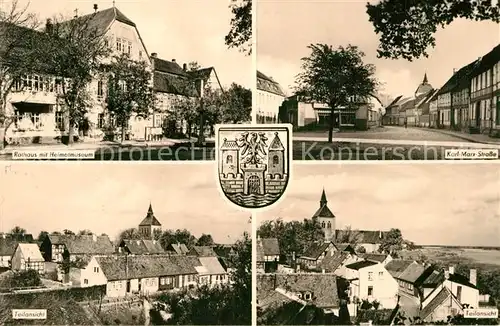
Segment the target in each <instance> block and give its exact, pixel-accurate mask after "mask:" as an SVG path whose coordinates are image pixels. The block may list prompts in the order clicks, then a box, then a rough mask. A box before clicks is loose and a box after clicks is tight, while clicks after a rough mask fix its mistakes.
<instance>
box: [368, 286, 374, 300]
mask: <svg viewBox="0 0 500 326" xmlns="http://www.w3.org/2000/svg"><path fill="white" fill-rule="evenodd" d="M368 296H369V297H371V296H373V286H369V287H368Z"/></svg>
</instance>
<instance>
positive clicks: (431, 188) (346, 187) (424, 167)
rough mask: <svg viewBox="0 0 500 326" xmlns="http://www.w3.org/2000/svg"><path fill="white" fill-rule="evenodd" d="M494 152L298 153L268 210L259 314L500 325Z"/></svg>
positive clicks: (283, 318)
mask: <svg viewBox="0 0 500 326" xmlns="http://www.w3.org/2000/svg"><path fill="white" fill-rule="evenodd" d="M485 163H486V164H459V163H452V164H444V163H441V164H342V165H341V164H335V165H333V164H331V165H326V164H307V165H306V164H297V166H295V169H294V174H293V179H294V180H293V181H294V182H293V184H292V185H291V186H290V189H289V191H288V193H287V197H286V198H284V200H283V201H282V202H281V203H280V204H279V205H277V206H275V207H273V208H272V209H270V210H268V211H266V212H262V213H259V214H258V216H257V220H256V223H257V225H258V226H257V244H256V246H257V253H256V257H257V258H256V259H257V261H256V265H257V270H256V273H257V284H256V287H257V312H258V315H257V322H258V324H262V325H430V324H432V325H441V324H448V325H498V322H499V321H500V320H499V319H498V307H499V304H500V292H499V290H498V286H497V285H498V282H499V281H500V210H499V207H500V188H499V187H498V185H499V183H500V175H499V174H498V164H487V162H485ZM417 176H418V177H417ZM464 187H467V189H468V191H466V192H464Z"/></svg>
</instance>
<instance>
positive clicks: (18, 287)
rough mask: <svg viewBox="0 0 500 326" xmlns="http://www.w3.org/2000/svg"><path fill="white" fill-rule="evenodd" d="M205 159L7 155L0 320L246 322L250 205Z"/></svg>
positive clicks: (0, 209) (1, 195)
mask: <svg viewBox="0 0 500 326" xmlns="http://www.w3.org/2000/svg"><path fill="white" fill-rule="evenodd" d="M212 165H213V164H182V165H181V164H169V165H165V164H161V165H160V164H85V165H77V164H66V163H53V164H19V163H17V164H13V165H4V164H2V165H1V170H0V184H1V185H2V187H1V188H0V231H1V234H0V323H1V324H19V325H26V324H33V323H35V324H39V325H41V324H43V325H110V324H116V325H166V324H183V325H214V324H217V325H250V324H251V317H252V315H251V300H252V293H251V288H252V285H251V268H252V267H251V263H252V261H251V257H252V241H251V235H250V234H251V219H250V214H248V213H246V212H241V211H239V210H238V209H235V207H232V206H230V205H228V204H227V203H226V202H225V200H224V199H223V198H221V197H220V196H219V193H218V191H217V185H216V183H215V182H214V180H213V179H211V178H207V177H206V176H207V175H212V171H213V167H212ZM19 185H22V187H20V186H19ZM26 200H29V202H30V203H29V204H27V203H26ZM207 207H209V208H210V209H209V210H207V209H206V208H207ZM221 298H224V300H223V299H221Z"/></svg>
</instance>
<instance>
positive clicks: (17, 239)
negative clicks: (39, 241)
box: [0, 234, 33, 256]
mask: <svg viewBox="0 0 500 326" xmlns="http://www.w3.org/2000/svg"><path fill="white" fill-rule="evenodd" d="M31 242H33V236H32V235H31V234H23V235H11V234H6V235H5V238H3V237H0V256H12V254H13V253H14V250H15V249H16V247H17V244H18V243H31Z"/></svg>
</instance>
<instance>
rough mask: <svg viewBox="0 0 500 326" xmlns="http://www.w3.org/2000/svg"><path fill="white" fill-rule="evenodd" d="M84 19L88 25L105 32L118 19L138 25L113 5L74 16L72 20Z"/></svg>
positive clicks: (131, 24)
mask: <svg viewBox="0 0 500 326" xmlns="http://www.w3.org/2000/svg"><path fill="white" fill-rule="evenodd" d="M74 20H76V21H79V20H80V21H84V20H87V22H88V25H89V27H90V28H92V29H94V28H95V29H97V31H98V32H100V33H104V32H106V31H107V29H108V28H109V26H111V24H112V23H113V22H114V21H115V20H116V21H119V22H121V23H124V24H127V25H130V26H132V27H137V26H136V25H135V23H134V22H133V21H132V20H130V19H129V18H128V17H127V16H125V15H124V14H123V13H122V12H121V11H120V10H118V8H116V7H111V8H108V9H104V10H101V11H97V12H95V13H91V14H88V15H84V16H80V17H77V18H73V19H72V21H74Z"/></svg>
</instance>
